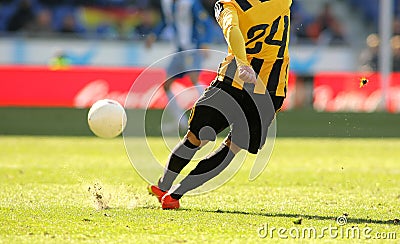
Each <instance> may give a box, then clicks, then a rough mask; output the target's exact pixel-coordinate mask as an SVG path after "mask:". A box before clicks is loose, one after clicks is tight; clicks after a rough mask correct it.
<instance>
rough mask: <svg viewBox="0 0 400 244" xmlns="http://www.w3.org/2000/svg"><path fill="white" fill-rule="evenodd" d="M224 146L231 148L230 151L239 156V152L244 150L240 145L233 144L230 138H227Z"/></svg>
mask: <svg viewBox="0 0 400 244" xmlns="http://www.w3.org/2000/svg"><path fill="white" fill-rule="evenodd" d="M224 144H225V145H226V146H227V147H229V149H230V150H231V151H232V152H233V153H234V154H237V153H238V152H240V150H242V149H241V148H240V147H239V146H238V145H236V144H235V143H233V142H232V141H231V139H230V138H226V139H225V141H224Z"/></svg>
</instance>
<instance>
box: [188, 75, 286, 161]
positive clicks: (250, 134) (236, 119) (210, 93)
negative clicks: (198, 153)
mask: <svg viewBox="0 0 400 244" xmlns="http://www.w3.org/2000/svg"><path fill="white" fill-rule="evenodd" d="M252 89H254V87H250V88H249V89H243V90H240V89H237V88H235V87H232V86H231V85H229V84H226V83H223V82H220V81H214V82H212V84H211V86H209V87H208V88H207V89H206V91H205V92H204V93H203V95H202V96H201V97H200V98H199V100H198V101H197V102H196V104H195V105H194V107H193V108H192V111H191V114H190V119H189V130H190V131H191V132H192V133H194V134H195V135H196V137H197V138H198V139H200V140H210V141H214V140H215V139H216V135H217V134H219V133H220V132H221V131H223V130H224V129H226V128H227V127H228V126H231V131H230V134H229V137H230V139H231V141H232V142H233V143H235V144H236V145H237V146H239V147H240V148H242V149H246V150H247V151H248V152H250V153H253V154H256V153H257V152H258V150H259V149H261V147H262V146H263V145H264V144H265V140H266V138H267V132H268V127H269V125H270V124H271V122H272V120H273V119H274V117H275V113H276V111H277V110H279V109H280V108H281V107H282V104H283V100H284V99H285V98H284V97H278V96H275V95H273V94H270V93H267V94H254V93H252V92H247V90H252Z"/></svg>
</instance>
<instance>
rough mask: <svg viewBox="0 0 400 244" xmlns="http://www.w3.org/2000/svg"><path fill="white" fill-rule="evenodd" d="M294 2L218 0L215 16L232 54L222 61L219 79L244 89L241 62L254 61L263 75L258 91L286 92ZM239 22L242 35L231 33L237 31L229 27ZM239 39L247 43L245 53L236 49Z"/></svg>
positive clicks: (255, 89)
mask: <svg viewBox="0 0 400 244" xmlns="http://www.w3.org/2000/svg"><path fill="white" fill-rule="evenodd" d="M291 4H292V1H291V0H219V1H217V3H216V4H215V17H216V19H217V21H218V23H219V25H220V26H221V28H222V30H223V32H224V35H225V38H226V39H227V42H228V56H227V57H226V58H225V59H224V61H223V62H222V63H221V64H220V67H219V69H218V77H217V80H218V81H222V82H226V83H230V84H231V85H232V86H234V87H236V88H239V89H242V88H243V84H244V82H243V81H242V80H240V79H239V78H238V74H237V73H238V72H237V66H238V64H239V65H241V64H244V65H248V64H250V65H251V66H252V67H253V69H254V71H255V72H256V74H257V75H258V78H259V79H258V81H257V83H256V85H255V88H254V93H260V94H264V93H265V92H266V90H268V91H269V92H273V93H275V95H276V96H285V95H286V87H287V80H288V67H289V51H288V44H289V33H290V6H291ZM235 26H236V27H238V28H239V30H240V34H241V35H239V36H238V38H232V37H229V36H227V35H229V33H233V32H229V31H228V29H229V28H232V27H235ZM238 33H239V32H238ZM233 34H234V33H233ZM241 39H242V40H241ZM243 41H244V42H243ZM230 42H231V43H230ZM235 42H242V43H243V44H240V45H242V46H243V45H244V50H245V53H244V52H243V54H241V51H240V48H236V50H238V51H236V52H237V53H235V50H234V49H235V48H233V47H235V45H236V46H237V43H235ZM240 56H245V57H243V58H242V59H244V60H241V61H239V59H241V58H240Z"/></svg>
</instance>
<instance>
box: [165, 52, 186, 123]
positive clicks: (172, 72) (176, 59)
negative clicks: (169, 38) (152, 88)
mask: <svg viewBox="0 0 400 244" xmlns="http://www.w3.org/2000/svg"><path fill="white" fill-rule="evenodd" d="M181 56H182V55H181V54H176V55H174V56H173V58H172V61H171V63H170V64H169V65H168V67H167V80H166V81H165V82H164V84H163V88H164V91H165V94H166V95H167V98H168V102H169V104H168V108H169V109H168V110H169V111H170V112H171V113H172V114H173V115H174V117H175V118H178V123H179V128H181V129H182V128H185V129H186V127H187V125H188V119H187V116H186V115H185V110H184V109H183V108H182V107H181V106H179V104H178V103H177V100H176V99H175V94H174V93H173V92H172V91H171V86H172V84H173V83H174V81H175V80H176V79H178V78H182V77H183V76H184V74H185V72H186V71H187V70H185V65H184V61H183V60H182V57H181Z"/></svg>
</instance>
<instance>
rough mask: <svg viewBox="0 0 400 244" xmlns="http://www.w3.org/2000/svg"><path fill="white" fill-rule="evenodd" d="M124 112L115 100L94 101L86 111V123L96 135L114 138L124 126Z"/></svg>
mask: <svg viewBox="0 0 400 244" xmlns="http://www.w3.org/2000/svg"><path fill="white" fill-rule="evenodd" d="M126 119H127V118H126V112H125V109H124V107H122V105H121V104H119V103H118V102H117V101H114V100H111V99H103V100H99V101H97V102H95V103H94V104H93V105H92V107H91V108H90V110H89V113H88V124H89V128H90V129H91V130H92V132H93V133H94V134H95V135H97V136H98V137H102V138H114V137H116V136H118V135H120V134H121V132H122V131H123V130H124V129H125V126H126Z"/></svg>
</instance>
